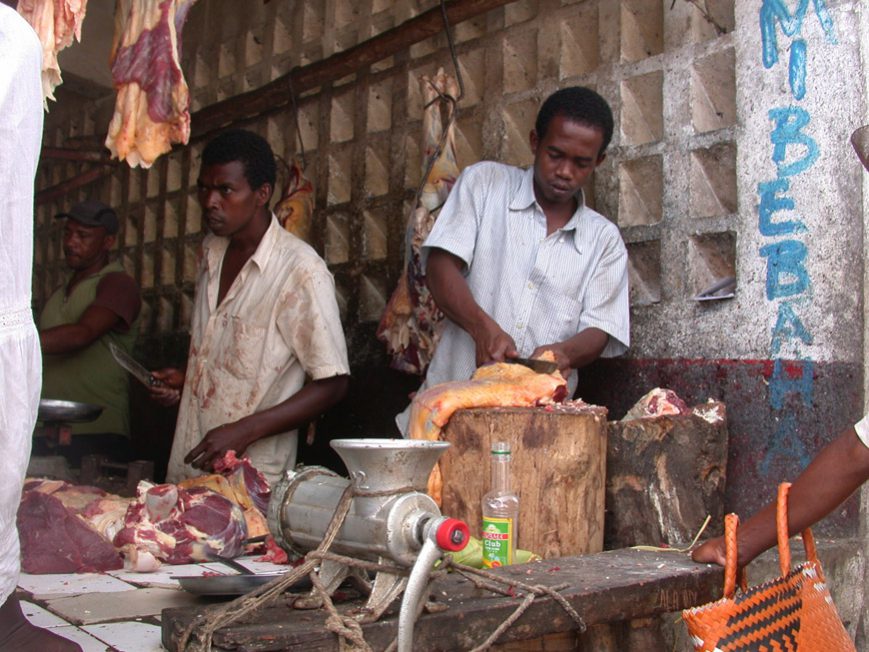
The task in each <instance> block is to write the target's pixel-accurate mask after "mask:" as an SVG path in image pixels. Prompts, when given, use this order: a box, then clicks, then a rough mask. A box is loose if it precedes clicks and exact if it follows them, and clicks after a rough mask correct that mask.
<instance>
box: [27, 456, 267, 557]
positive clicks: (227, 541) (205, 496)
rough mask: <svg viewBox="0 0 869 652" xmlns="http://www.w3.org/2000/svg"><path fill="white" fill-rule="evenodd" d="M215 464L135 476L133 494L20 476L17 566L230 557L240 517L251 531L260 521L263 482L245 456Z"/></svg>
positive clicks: (239, 544)
mask: <svg viewBox="0 0 869 652" xmlns="http://www.w3.org/2000/svg"><path fill="white" fill-rule="evenodd" d="M218 471H219V473H218V474H214V475H209V476H203V477H202V478H195V479H193V480H188V481H185V482H184V483H181V484H178V485H174V484H156V485H155V484H152V483H150V482H147V481H142V482H140V483H139V487H138V490H137V495H136V497H135V498H123V497H121V496H116V495H113V494H108V493H106V492H105V491H103V490H101V489H98V488H96V487H88V486H76V485H72V484H69V483H67V482H62V481H59V480H36V479H34V480H28V481H27V482H26V483H25V485H24V494H23V496H22V499H21V504H20V506H19V509H18V532H19V536H20V539H21V557H22V560H21V567H22V569H23V570H24V571H25V572H27V573H37V574H38V573H79V572H81V573H84V572H96V571H107V570H116V569H120V568H124V567H125V566H126V567H127V568H129V569H131V570H135V571H139V572H150V571H154V570H156V569H157V568H159V567H160V565H161V564H164V563H166V564H188V563H195V562H202V561H208V560H209V559H214V558H215V557H228V558H232V557H236V556H238V555H240V554H241V553H242V552H243V547H244V546H243V542H244V540H245V539H246V538H248V536H251V535H249V529H248V525H247V523H249V522H250V523H253V524H254V525H253V526H252V527H253V528H254V529H255V531H256V532H257V533H258V534H259V533H262V532H260V530H261V529H263V528H265V520H264V513H265V510H266V507H267V505H268V498H269V486H268V482H267V481H266V480H265V478H264V477H263V476H262V474H261V473H259V471H257V470H256V469H255V468H254V467H253V466H251V464H250V462H249V461H248V460H247V458H243V459H241V460H239V459H237V458H236V457H235V455H234V453H232V452H230V453H228V454H227V456H226V457H225V458H224V459H223V460H222V462H221V464H220V465H219V469H218ZM212 487H213V488H212ZM253 512H256V515H254V513H253ZM265 529H267V528H265ZM253 536H256V535H253Z"/></svg>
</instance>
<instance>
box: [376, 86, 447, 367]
mask: <svg viewBox="0 0 869 652" xmlns="http://www.w3.org/2000/svg"><path fill="white" fill-rule="evenodd" d="M420 90H421V91H422V95H423V101H424V106H425V112H424V114H423V157H422V158H423V163H422V168H423V174H425V175H426V176H425V181H424V183H423V186H422V188H420V193H419V198H418V201H417V205H416V207H415V208H414V210H413V213H412V214H411V217H410V222H409V223H408V225H407V232H406V235H405V243H404V250H405V264H404V269H403V271H402V274H401V277H400V278H399V280H398V285H397V287H396V289H395V291H394V292H393V293H392V296H391V297H390V299H389V302H388V303H387V304H386V308H385V309H384V311H383V317H382V318H381V320H380V325H379V326H378V328H377V337H378V338H379V339H380V340H382V341H383V342H385V343H386V350H387V352H388V354H389V356H390V366H391V367H393V368H394V369H398V370H399V371H404V372H407V373H414V374H420V375H422V374H424V373H425V371H426V369H427V368H428V365H429V362H431V357H432V355H433V354H434V350H435V347H436V346H437V340H438V337H439V335H440V329H439V327H438V325H439V324H440V322H441V321H442V319H443V313H441V311H440V310H439V309H438V307H437V305H435V302H434V299H433V298H432V296H431V292H429V289H428V286H427V285H426V281H425V270H424V269H423V265H422V258H421V255H420V253H421V249H422V245H423V243H424V242H425V239H426V238H427V237H428V234H429V233H431V230H432V227H433V226H434V223H435V220H436V219H437V213H438V211H439V210H440V207H441V206H442V205H443V203H444V202H445V201H446V198H447V195H449V192H450V190H451V189H452V187H453V184H454V183H455V181H456V177H457V176H458V175H459V165H458V163H457V161H456V145H455V127H454V121H455V99H456V98H457V97H458V94H459V88H458V83H457V82H456V80H455V79H454V78H453V77H451V76H450V75H447V74H446V73H444V71H443V69H439V70H438V72H437V74H436V75H434V77H428V76H423V77H422V78H421V79H420ZM442 109H443V111H444V112H445V113H446V126H445V125H444V120H443V117H442Z"/></svg>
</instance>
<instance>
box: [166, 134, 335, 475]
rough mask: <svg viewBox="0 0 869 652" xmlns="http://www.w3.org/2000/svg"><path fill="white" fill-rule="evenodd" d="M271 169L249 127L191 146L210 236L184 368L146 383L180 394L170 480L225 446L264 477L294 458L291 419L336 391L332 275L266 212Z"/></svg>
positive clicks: (312, 413)
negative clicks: (197, 151) (196, 151)
mask: <svg viewBox="0 0 869 652" xmlns="http://www.w3.org/2000/svg"><path fill="white" fill-rule="evenodd" d="M275 176H276V170H275V160H274V154H273V153H272V150H271V147H270V146H269V144H268V142H266V141H265V139H263V138H262V137H260V136H258V135H256V134H254V133H252V132H250V131H244V130H240V129H234V130H230V131H226V132H224V133H222V134H220V135H219V136H217V137H216V138H214V139H213V140H212V141H211V142H209V143H208V145H207V146H206V147H205V149H204V150H203V152H202V165H201V169H200V172H199V179H198V182H197V184H198V188H199V203H200V206H201V207H202V213H203V217H204V221H205V223H206V224H207V225H208V229H209V231H210V232H211V233H210V234H209V235H208V236H206V238H205V240H204V241H203V245H202V246H203V256H202V262H201V263H200V268H199V275H198V279H197V286H196V297H195V301H194V308H193V319H192V325H191V340H190V353H189V356H188V362H187V369H186V373H185V372H181V371H180V370H178V369H163V370H159V371H156V372H154V376H156V377H157V378H158V379H160V380H161V381H163V383H164V384H165V386H164V387H157V388H152V390H151V391H152V395H153V396H154V397H155V398H156V399H157V400H159V401H160V402H161V403H163V404H171V403H173V402H178V401H179V392H180V408H179V412H178V423H177V425H176V428H175V439H174V441H173V443H172V453H171V455H170V459H169V468H168V471H167V480H168V481H170V482H177V481H179V480H181V479H183V478H186V477H192V476H195V475H200V474H201V473H202V471H210V470H212V468H213V465H214V462H215V461H217V460H218V459H220V458H221V457H222V456H223V455H224V454H225V453H226V452H227V451H229V450H234V451H235V452H236V454H238V455H239V456H241V455H242V454H245V455H248V456H249V457H250V458H251V462H252V463H253V465H254V466H255V467H256V468H258V469H259V470H260V471H261V472H262V473H263V474H264V475H265V476H266V478H268V480H269V481H270V482H276V481H277V480H278V478H280V476H281V475H282V473H283V472H284V470H285V469H286V468H292V467H293V466H294V465H295V461H296V450H297V437H298V431H297V429H298V427H299V425H301V424H302V423H305V422H308V421H309V420H311V419H314V418H316V417H317V416H319V415H320V414H321V413H322V412H324V411H325V410H327V409H328V408H329V407H331V406H332V405H334V404H335V403H337V402H338V401H340V400H341V399H342V398H343V397H344V395H345V394H346V391H347V387H348V384H349V383H348V381H349V366H348V362H347V347H346V344H345V341H344V332H343V330H342V328H341V320H340V316H339V313H338V305H337V301H336V298H335V284H334V281H333V279H332V275H331V274H330V273H329V271H328V269H327V267H326V264H325V262H323V260H322V259H321V258H320V257H319V256H318V255H317V253H316V252H315V251H314V250H313V249H312V248H311V247H310V246H309V245H308V244H306V243H305V242H303V241H302V240H300V239H299V238H297V237H296V236H294V235H292V234H290V233H288V232H287V231H285V230H284V229H283V228H281V225H280V224H279V223H278V221H277V219H276V218H275V216H274V215H273V214H272V212H271V211H270V210H269V207H268V205H269V200H270V199H271V196H272V191H273V189H274V184H275ZM306 377H308V378H310V379H311V380H310V382H306ZM182 388H183V390H182Z"/></svg>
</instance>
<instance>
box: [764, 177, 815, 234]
mask: <svg viewBox="0 0 869 652" xmlns="http://www.w3.org/2000/svg"><path fill="white" fill-rule="evenodd" d="M790 187H791V184H790V182H789V181H788V180H787V179H776V180H775V181H765V182H763V183H759V184H757V193H758V194H759V195H760V204H758V207H757V213H758V217H759V223H760V224H759V226H760V232H761V233H762V234H763V235H765V236H775V235H791V234H793V233H800V232H801V231H805V230H806V225H805V224H803V223H802V222H801V221H799V220H782V221H781V222H773V220H772V216H773V213H777V212H779V211H790V210H793V209H794V206H795V204H794V200H793V199H792V198H791V197H790V196H788V195H785V194H784V193H786V192H787V191H788V190H789V189H790Z"/></svg>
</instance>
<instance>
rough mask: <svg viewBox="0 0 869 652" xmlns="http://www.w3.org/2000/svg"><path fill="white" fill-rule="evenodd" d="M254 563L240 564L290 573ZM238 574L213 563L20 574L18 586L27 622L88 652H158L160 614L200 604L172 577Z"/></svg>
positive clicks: (161, 648)
mask: <svg viewBox="0 0 869 652" xmlns="http://www.w3.org/2000/svg"><path fill="white" fill-rule="evenodd" d="M253 559H254V558H253V557H248V558H243V559H240V560H238V561H240V562H241V563H243V564H244V565H245V566H246V567H248V568H250V569H251V570H252V571H254V572H255V573H275V572H282V571H286V570H287V567H286V566H278V565H276V564H271V563H266V562H255V561H253ZM234 572H235V571H233V570H232V569H230V568H229V567H227V566H225V565H224V564H220V563H209V564H191V565H186V566H164V567H162V568H161V569H160V570H159V571H157V572H156V573H132V572H129V571H122V570H119V571H111V572H110V573H106V574H102V573H81V574H69V575H28V574H25V573H22V575H21V578H20V579H19V582H18V586H19V588H20V589H22V590H24V591H26V592H27V593H29V594H31V595H32V599H28V598H27V597H26V596H24V597H22V600H21V607H22V609H23V611H24V614H25V616H26V617H27V619H28V620H29V621H30V622H32V623H33V624H35V625H38V626H39V627H48V628H51V629H52V630H53V631H55V632H56V633H58V634H60V635H61V636H63V637H65V638H68V639H70V640H73V641H75V642H76V643H78V644H79V645H81V647H82V650H84V652H106V651H109V652H156V651H158V650H163V649H164V648H163V647H162V645H161V644H160V624H159V623H160V612H161V610H162V609H163V608H166V607H176V606H183V605H193V604H197V599H198V598H197V597H196V596H193V595H191V594H189V593H187V592H185V591H182V590H181V588H180V586H179V584H178V581H177V580H175V579H173V578H174V577H185V576H197V577H198V576H201V575H203V574H205V573H223V574H225V575H231V574H234ZM122 592H124V594H123V595H122V594H121V593H122ZM35 601H36V602H39V603H41V605H44V606H41V605H40V604H36V603H35ZM203 604H204V603H203Z"/></svg>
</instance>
